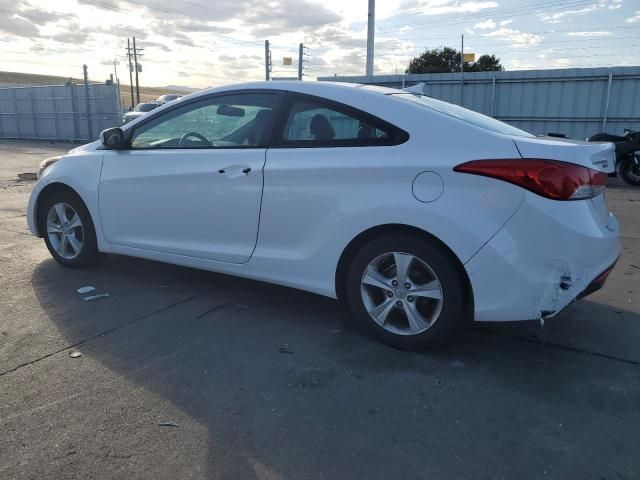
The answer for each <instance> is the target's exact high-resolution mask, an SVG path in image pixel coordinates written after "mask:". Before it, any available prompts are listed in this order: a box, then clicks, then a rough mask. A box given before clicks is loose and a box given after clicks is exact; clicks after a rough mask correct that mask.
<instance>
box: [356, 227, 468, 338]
mask: <svg viewBox="0 0 640 480" xmlns="http://www.w3.org/2000/svg"><path fill="white" fill-rule="evenodd" d="M390 252H403V253H407V254H410V255H413V256H414V257H417V258H418V259H420V260H422V261H423V262H425V263H426V264H428V266H429V267H430V268H431V270H432V271H433V273H435V275H436V276H437V279H438V280H439V281H440V287H441V290H442V303H441V309H440V314H439V316H437V318H436V320H435V321H433V323H432V324H431V326H430V327H428V328H427V330H425V331H423V332H421V333H417V334H405V335H403V334H398V333H392V332H390V331H388V330H387V329H386V328H384V327H382V326H381V325H379V324H378V323H377V322H376V321H374V320H373V318H372V317H371V316H370V315H369V313H368V312H367V309H366V307H365V303H364V300H363V297H362V294H361V282H362V278H363V275H364V272H365V270H366V269H367V267H368V266H369V264H370V263H371V262H373V261H374V260H375V259H377V258H379V257H380V256H383V255H385V254H387V253H390ZM466 285H467V283H466V281H465V279H464V276H463V273H461V272H460V267H459V266H458V265H457V263H456V261H455V260H454V259H452V258H451V254H450V253H449V252H447V251H446V250H445V249H444V248H443V247H442V246H441V245H439V244H438V242H437V241H435V240H428V239H422V238H419V237H417V236H412V235H409V234H399V235H386V236H383V237H379V238H377V239H375V240H372V241H370V242H369V243H367V244H366V245H364V246H363V247H362V248H361V249H360V250H359V251H358V252H357V253H356V254H355V256H354V257H353V259H352V261H351V265H350V266H349V269H348V272H347V278H346V289H345V291H346V300H347V303H348V304H349V308H350V309H351V312H352V313H353V315H354V317H355V319H356V320H357V321H358V323H359V324H360V325H362V326H363V327H364V328H366V329H367V330H368V331H369V332H370V333H371V334H373V336H374V337H375V338H377V339H378V340H380V341H381V342H382V343H385V344H387V345H389V346H391V347H394V348H399V349H402V350H424V349H428V348H433V347H436V346H438V345H441V344H443V343H445V342H446V341H447V340H448V339H450V338H451V336H452V335H453V334H454V333H455V332H456V329H457V328H458V327H459V326H460V325H461V324H462V323H463V322H464V320H465V315H469V309H468V308H467V305H466V304H465V298H466V295H465V289H466ZM387 294H388V295H389V296H390V295H391V294H389V293H388V292H387ZM406 298H407V299H408V297H406ZM400 313H401V312H400Z"/></svg>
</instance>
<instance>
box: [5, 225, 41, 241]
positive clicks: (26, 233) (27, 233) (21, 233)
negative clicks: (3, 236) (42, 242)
mask: <svg viewBox="0 0 640 480" xmlns="http://www.w3.org/2000/svg"><path fill="white" fill-rule="evenodd" d="M0 230H2V231H4V232H11V233H17V234H19V235H26V236H27V237H33V238H37V237H35V236H34V235H32V234H31V232H18V231H17V230H11V229H9V228H4V227H0Z"/></svg>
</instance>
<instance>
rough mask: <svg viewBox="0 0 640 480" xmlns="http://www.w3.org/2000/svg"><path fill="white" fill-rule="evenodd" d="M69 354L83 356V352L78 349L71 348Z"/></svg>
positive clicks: (74, 356) (73, 356) (75, 356)
mask: <svg viewBox="0 0 640 480" xmlns="http://www.w3.org/2000/svg"><path fill="white" fill-rule="evenodd" d="M69 356H70V357H71V358H78V357H81V356H82V352H79V351H78V350H71V351H70V352H69Z"/></svg>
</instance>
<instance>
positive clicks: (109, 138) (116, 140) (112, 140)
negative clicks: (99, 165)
mask: <svg viewBox="0 0 640 480" xmlns="http://www.w3.org/2000/svg"><path fill="white" fill-rule="evenodd" d="M100 142H101V143H102V145H104V146H105V147H107V148H110V149H113V150H116V149H118V148H123V147H124V133H122V129H121V128H120V127H114V128H107V129H106V130H103V131H102V132H100Z"/></svg>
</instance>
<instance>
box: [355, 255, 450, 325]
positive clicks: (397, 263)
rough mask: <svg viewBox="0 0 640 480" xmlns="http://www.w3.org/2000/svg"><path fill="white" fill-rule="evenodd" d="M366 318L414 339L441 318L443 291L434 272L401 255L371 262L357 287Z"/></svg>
mask: <svg viewBox="0 0 640 480" xmlns="http://www.w3.org/2000/svg"><path fill="white" fill-rule="evenodd" d="M360 292H361V295H362V302H363V304H364V307H365V309H366V311H367V312H368V313H369V316H370V317H371V318H372V319H373V320H374V321H375V322H376V323H377V324H378V325H380V326H381V327H382V328H384V329H385V330H387V331H388V332H391V333H394V334H396V335H417V334H419V333H422V332H424V331H426V330H428V329H429V328H431V327H432V326H433V325H434V324H435V322H436V321H437V320H438V318H439V316H440V312H441V311H442V304H443V297H444V295H443V291H442V285H441V283H440V280H439V278H438V276H437V275H436V273H435V272H434V270H433V269H432V268H431V267H430V266H429V265H428V264H427V262H425V261H424V260H422V259H420V258H418V257H416V256H414V255H411V254H409V253H403V252H389V253H385V254H383V255H380V256H378V257H376V258H375V259H373V261H371V262H370V263H369V265H368V266H367V268H366V269H365V271H364V273H363V275H362V280H361V283H360Z"/></svg>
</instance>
